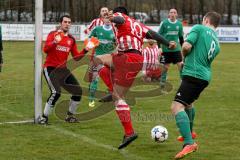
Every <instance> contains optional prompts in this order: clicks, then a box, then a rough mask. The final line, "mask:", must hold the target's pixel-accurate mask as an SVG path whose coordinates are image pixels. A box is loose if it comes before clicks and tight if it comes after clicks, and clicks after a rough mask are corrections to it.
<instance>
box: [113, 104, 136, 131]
mask: <svg viewBox="0 0 240 160" xmlns="http://www.w3.org/2000/svg"><path fill="white" fill-rule="evenodd" d="M115 106H116V112H117V115H118V117H119V119H120V121H121V123H122V126H123V128H124V132H125V136H130V135H131V134H133V133H134V130H133V127H132V121H131V114H130V108H129V106H128V104H127V103H126V102H125V101H124V100H118V101H117V102H115Z"/></svg>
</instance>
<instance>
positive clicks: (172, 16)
mask: <svg viewBox="0 0 240 160" xmlns="http://www.w3.org/2000/svg"><path fill="white" fill-rule="evenodd" d="M177 16H178V13H177V10H176V9H175V8H171V9H170V10H169V13H168V17H169V19H171V20H172V21H175V20H176V19H177Z"/></svg>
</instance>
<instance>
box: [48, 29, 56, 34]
mask: <svg viewBox="0 0 240 160" xmlns="http://www.w3.org/2000/svg"><path fill="white" fill-rule="evenodd" d="M56 32H57V30H52V31H50V32H49V35H50V34H55V33H56Z"/></svg>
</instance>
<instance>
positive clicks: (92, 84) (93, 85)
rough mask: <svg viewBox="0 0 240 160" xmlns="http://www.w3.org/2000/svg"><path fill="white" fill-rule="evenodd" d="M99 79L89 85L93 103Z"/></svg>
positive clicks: (90, 99)
mask: <svg viewBox="0 0 240 160" xmlns="http://www.w3.org/2000/svg"><path fill="white" fill-rule="evenodd" d="M98 80H99V79H98V78H96V79H94V80H93V81H92V82H91V83H90V85H89V101H93V100H94V99H95V93H96V90H97V87H98Z"/></svg>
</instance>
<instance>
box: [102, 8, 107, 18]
mask: <svg viewBox="0 0 240 160" xmlns="http://www.w3.org/2000/svg"><path fill="white" fill-rule="evenodd" d="M107 12H108V8H107V7H101V8H100V17H102V18H103V17H104V16H105V14H106V13H107Z"/></svg>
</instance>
